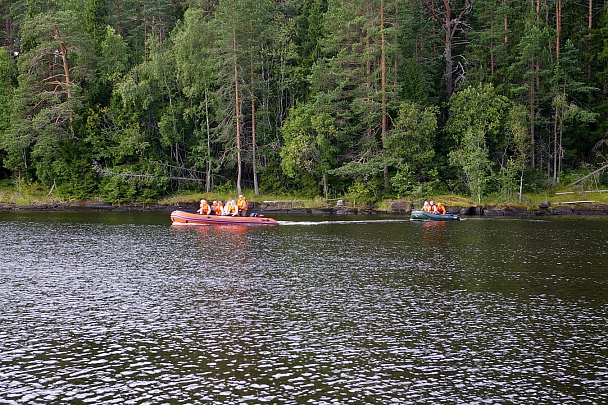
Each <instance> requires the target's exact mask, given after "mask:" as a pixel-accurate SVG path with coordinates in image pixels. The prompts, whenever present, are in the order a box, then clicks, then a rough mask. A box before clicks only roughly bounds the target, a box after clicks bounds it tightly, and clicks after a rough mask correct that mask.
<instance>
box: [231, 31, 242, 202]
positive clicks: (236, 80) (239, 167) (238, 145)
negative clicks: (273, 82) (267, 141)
mask: <svg viewBox="0 0 608 405" xmlns="http://www.w3.org/2000/svg"><path fill="white" fill-rule="evenodd" d="M232 22H233V24H232V52H233V56H234V114H235V118H236V164H237V176H236V193H237V194H239V195H240V194H241V178H242V175H243V173H242V161H241V107H240V104H241V100H240V96H239V70H238V57H237V46H236V21H235V20H234V19H233V20H232Z"/></svg>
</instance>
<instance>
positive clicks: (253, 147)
mask: <svg viewBox="0 0 608 405" xmlns="http://www.w3.org/2000/svg"><path fill="white" fill-rule="evenodd" d="M251 43H253V38H251ZM249 56H250V64H251V70H250V75H251V78H250V85H251V155H252V156H251V170H252V171H253V189H254V192H255V195H256V197H257V196H258V195H260V190H259V189H258V174H257V164H256V160H257V158H256V150H257V143H256V137H255V129H256V128H255V125H256V124H255V92H254V84H255V76H254V69H253V52H251V53H250V54H249ZM239 194H240V193H239Z"/></svg>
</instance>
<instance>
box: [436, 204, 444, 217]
mask: <svg viewBox="0 0 608 405" xmlns="http://www.w3.org/2000/svg"><path fill="white" fill-rule="evenodd" d="M437 213H438V214H444V215H445V213H446V210H445V207H444V206H443V205H442V204H439V205H438V206H437Z"/></svg>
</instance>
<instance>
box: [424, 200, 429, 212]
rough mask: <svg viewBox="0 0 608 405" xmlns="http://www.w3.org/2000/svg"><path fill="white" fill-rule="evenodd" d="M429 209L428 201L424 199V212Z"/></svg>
mask: <svg viewBox="0 0 608 405" xmlns="http://www.w3.org/2000/svg"><path fill="white" fill-rule="evenodd" d="M429 209H430V207H429V202H428V201H425V202H424V206H423V207H422V210H423V211H424V212H429Z"/></svg>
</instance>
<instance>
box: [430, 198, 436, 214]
mask: <svg viewBox="0 0 608 405" xmlns="http://www.w3.org/2000/svg"><path fill="white" fill-rule="evenodd" d="M429 212H430V213H431V214H436V213H437V206H436V205H435V201H431V202H430V203H429Z"/></svg>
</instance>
